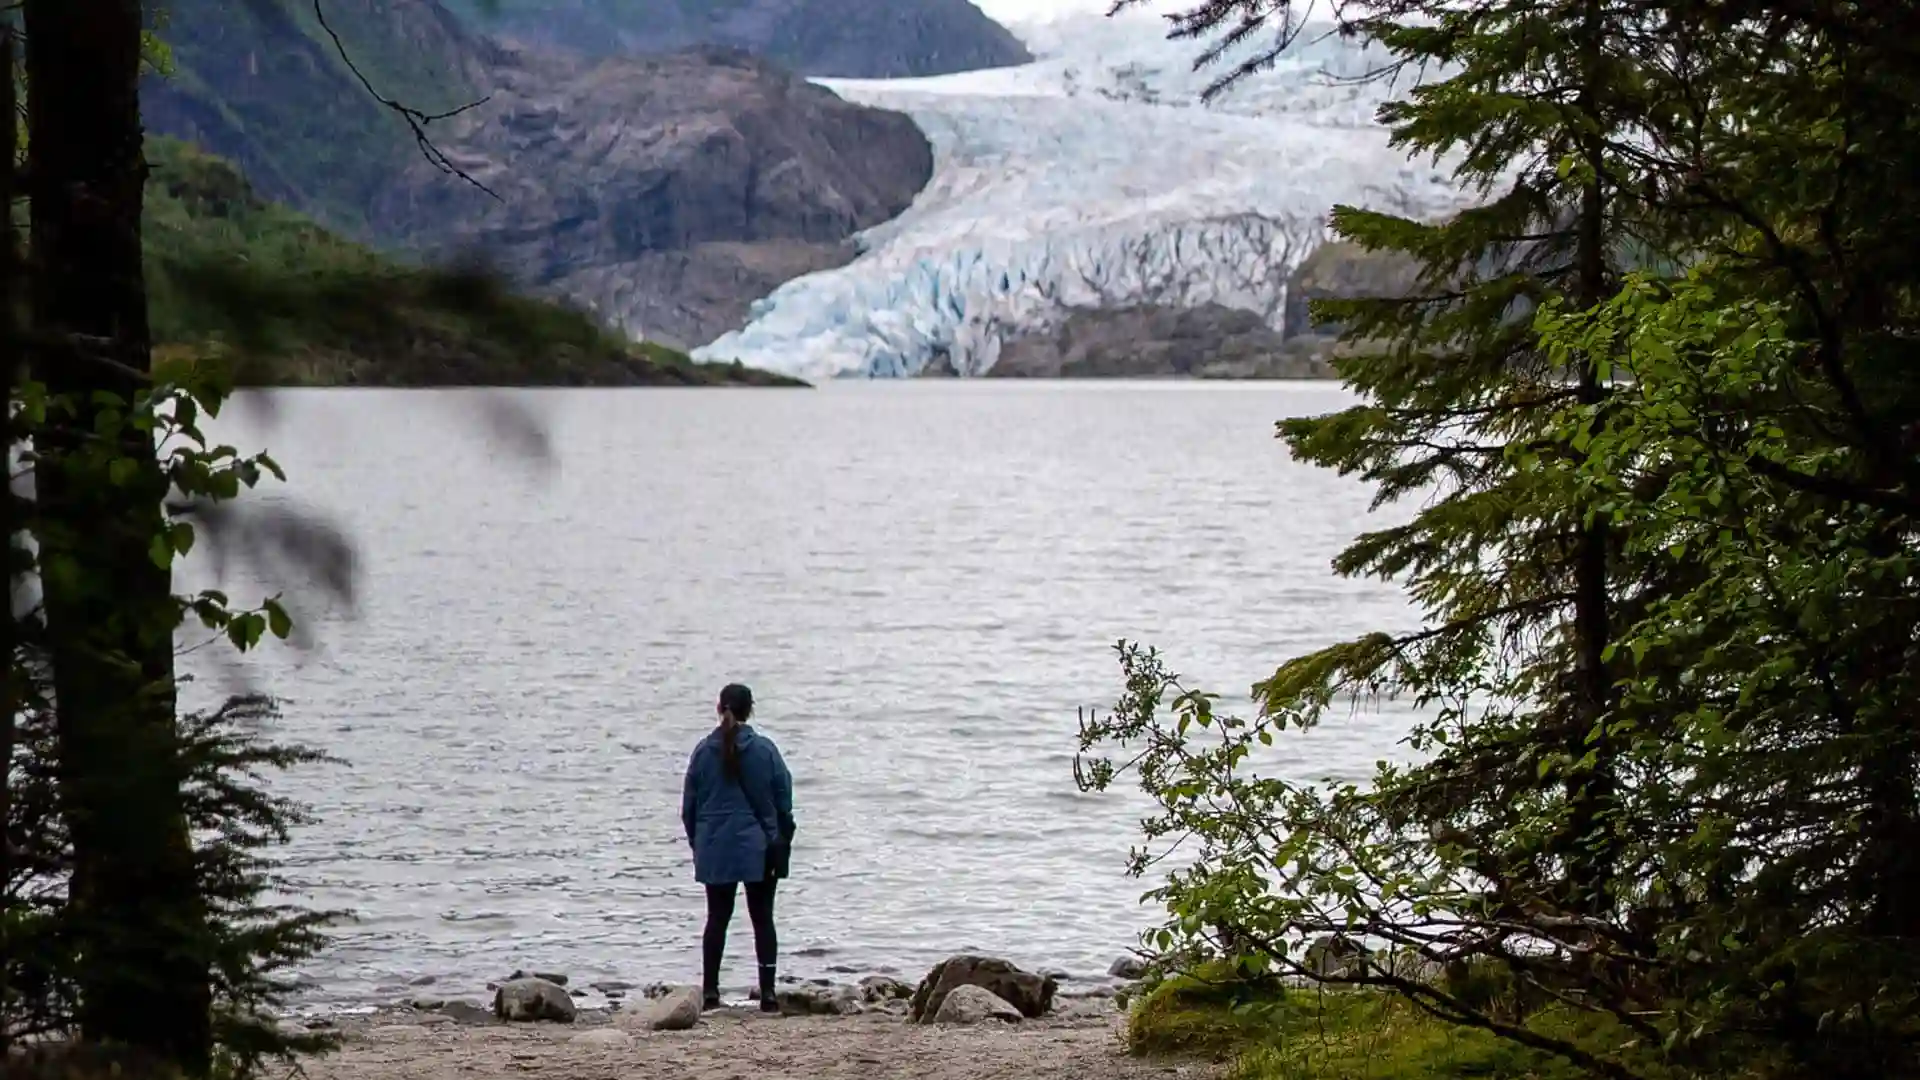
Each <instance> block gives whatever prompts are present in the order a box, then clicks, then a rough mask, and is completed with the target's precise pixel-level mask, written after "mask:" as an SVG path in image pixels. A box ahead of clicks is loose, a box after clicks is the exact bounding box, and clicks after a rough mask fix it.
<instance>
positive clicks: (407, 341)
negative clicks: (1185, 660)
mask: <svg viewBox="0 0 1920 1080" xmlns="http://www.w3.org/2000/svg"><path fill="white" fill-rule="evenodd" d="M147 156H148V159H149V161H150V162H151V163H152V175H151V177H150V179H149V180H148V191H147V219H146V231H145V244H146V258H147V275H148V288H149V291H150V295H151V317H152V320H153V335H154V341H155V343H156V348H158V349H160V350H162V351H165V352H167V353H170V354H171V353H181V352H184V351H212V352H217V353H220V354H222V355H225V356H226V357H228V358H229V359H230V362H231V363H232V364H233V365H234V367H233V373H234V377H235V379H236V380H237V381H239V382H240V383H242V384H247V385H292V386H477V385H485V386H535V385H546V386H584V385H598V386H648V385H719V384H740V385H763V386H777V385H778V386H792V385H802V384H800V383H798V381H797V380H792V379H788V378H786V377H784V376H779V375H774V374H771V373H768V372H763V371H758V370H755V369H751V368H746V367H742V366H739V365H722V364H698V363H695V362H693V361H692V360H690V359H689V358H688V357H687V356H686V355H685V354H684V353H680V352H676V351H674V350H672V349H668V348H665V347H662V346H659V345H654V344H650V343H640V344H634V343H631V342H629V341H627V340H626V339H624V338H623V337H621V336H619V335H617V334H613V333H611V332H609V331H607V330H605V329H604V328H602V327H601V326H600V324H599V323H597V322H596V321H595V320H594V319H593V318H592V317H590V316H589V315H587V314H586V313H583V312H580V311H577V310H574V309H571V308H568V307H566V306H563V305H560V304H556V303H551V302H547V301H543V300H536V299H532V298H528V297H524V296H519V295H515V294H514V293H513V292H511V291H510V290H509V289H507V288H506V287H505V286H504V285H502V284H501V283H500V282H499V281H498V280H497V279H495V278H494V277H493V276H492V275H490V274H487V273H486V272H484V271H483V270H478V269H471V270H470V269H424V268H419V267H414V266H409V265H406V264H403V263H400V262H397V261H395V260H393V259H390V258H388V257H386V256H383V255H380V254H378V253H375V252H373V251H371V250H369V249H368V248H366V247H363V246H361V245H360V244H357V243H354V242H352V241H350V240H346V239H344V238H342V237H340V236H338V235H336V234H334V233H332V232H329V231H328V230H326V229H324V228H322V227H320V226H319V225H317V224H315V223H314V222H313V221H311V220H310V219H308V218H307V217H305V216H303V215H301V214H299V213H296V212H295V211H293V210H289V209H287V208H286V207H283V206H278V205H275V204H274V203H271V202H269V201H267V200H265V199H262V198H261V197H260V196H259V195H258V194H257V193H255V191H254V190H253V188H252V186H251V185H250V184H249V183H248V182H247V179H246V177H244V176H242V175H241V174H240V172H239V171H238V170H237V169H235V168H234V167H233V166H232V165H231V164H229V163H228V162H226V161H224V160H222V159H220V158H216V157H213V156H211V155H208V154H204V153H202V152H200V151H198V150H196V149H194V148H192V147H190V146H187V145H186V144H183V143H180V142H176V141H174V140H170V139H154V140H151V141H150V143H149V147H148V151H147Z"/></svg>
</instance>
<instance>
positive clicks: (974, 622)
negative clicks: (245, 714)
mask: <svg viewBox="0 0 1920 1080" xmlns="http://www.w3.org/2000/svg"><path fill="white" fill-rule="evenodd" d="M526 400H527V401H528V403H529V407H530V408H532V409H534V410H536V411H537V412H540V413H542V414H543V415H544V416H545V417H546V419H547V421H548V423H549V424H550V425H551V428H552V431H553V435H554V446H555V451H556V453H557V460H558V463H559V464H558V466H557V468H556V470H555V471H554V472H553V473H552V474H551V475H550V476H548V477H547V478H546V479H545V480H544V481H543V482H537V483H535V482H529V481H528V479H527V478H526V474H525V473H524V472H523V471H518V470H506V469H502V468H501V467H500V466H499V464H498V462H499V461H500V460H504V459H503V458H501V457H500V455H501V454H504V453H505V448H504V447H494V446H489V445H487V444H486V441H485V439H484V438H480V437H477V436H476V434H475V433H476V431H478V430H479V428H478V425H477V423H473V424H463V423H461V422H460V421H459V416H460V414H461V413H462V411H466V412H468V413H470V414H472V415H474V416H476V417H477V416H478V415H479V412H480V410H481V409H482V405H481V403H480V399H479V398H478V397H477V396H476V395H473V394H467V393H464V392H432V393H418V392H416V393H398V392H385V391H339V392H331V391H329V392H294V393H285V394H281V395H279V406H280V409H279V420H280V426H278V427H276V428H273V429H271V430H263V429H261V428H259V427H258V426H256V425H254V423H253V422H252V421H251V420H249V418H248V415H247V413H246V412H245V411H244V410H237V411H230V412H228V413H227V414H225V415H224V416H223V418H222V421H221V423H220V425H219V430H218V432H217V434H218V435H219V436H220V437H221V438H223V439H225V440H229V441H232V442H234V443H235V444H236V445H239V446H243V447H251V446H263V445H264V446H268V447H270V448H271V449H272V451H273V452H274V454H275V456H276V458H278V459H279V460H280V461H281V462H282V463H283V464H284V465H285V466H286V467H287V469H288V472H289V474H290V475H291V478H292V486H291V488H290V489H289V494H291V495H294V496H297V497H298V499H299V500H300V501H302V502H304V503H306V504H308V505H310V506H316V507H318V508H322V509H324V510H326V511H329V512H331V513H334V514H336V515H337V516H338V517H339V518H340V519H341V520H342V522H343V524H344V525H345V526H346V527H347V528H348V529H349V530H350V531H351V535H353V536H354V538H355V539H356V540H357V542H358V543H359V544H360V545H361V551H362V555H363V567H364V574H365V581H364V595H365V600H364V605H363V610H362V612H361V613H360V617H359V618H358V619H357V620H356V621H352V622H329V623H323V624H322V625H320V626H319V627H317V629H318V631H319V636H320V639H321V642H322V645H323V649H322V651H321V652H320V653H318V654H315V655H310V656H307V657H299V656H295V655H293V654H292V653H291V652H289V651H284V650H283V651H280V652H277V653H276V652H273V651H269V652H268V653H267V654H265V655H263V656H261V657H259V658H256V659H252V660H249V661H247V662H246V664H245V665H243V670H245V671H246V672H247V673H248V674H249V676H250V677H251V678H253V679H255V680H256V681H257V682H258V684H260V685H262V686H265V687H267V688H270V689H271V690H273V691H274V692H276V693H278V694H281V695H282V696H284V697H285V698H286V699H287V700H288V702H289V704H288V705H287V713H286V717H285V719H284V720H283V721H282V722H280V724H279V725H278V726H277V727H276V729H275V730H274V732H273V734H275V735H276V736H279V737H288V738H294V739H299V740H304V741H308V742H311V743H315V744H318V745H320V746H322V747H324V748H325V749H327V750H329V751H332V752H334V753H336V754H338V755H340V756H342V757H344V758H346V759H348V760H349V761H350V762H351V763H352V764H351V767H350V768H334V767H322V768H312V769H307V770H303V771H301V772H299V773H297V774H295V775H294V776H293V777H291V778H290V779H289V780H288V781H287V783H286V792H287V793H288V794H290V795H292V796H294V797H296V798H299V799H302V800H304V801H306V802H308V803H310V804H312V806H313V807H314V809H315V810H316V811H317V813H318V814H319V816H320V822H319V824H317V825H315V826H312V827H309V828H306V829H303V830H301V831H300V832H299V834H298V836H297V839H296V842H295V844H294V845H293V847H292V849H291V850H290V851H289V852H288V858H287V868H288V870H289V872H290V875H291V885H292V887H294V888H296V889H298V890H299V891H300V892H301V893H302V894H303V895H304V898H305V899H307V900H308V901H309V902H312V903H316V904H320V905H323V906H328V907H336V906H345V907H350V908H353V909H355V910H356V911H358V912H359V914H360V916H361V919H360V921H358V922H356V923H354V924H352V925H350V926H347V927H345V928H344V930H343V934H342V938H341V941H340V943H339V945H338V946H337V947H336V948H335V949H333V950H332V951H330V952H329V953H328V954H326V955H325V956H324V957H322V958H321V959H320V960H319V961H317V962H316V963H315V964H313V965H312V966H311V969H310V971H309V972H307V974H309V975H311V976H313V977H314V978H316V979H317V980H318V981H319V982H320V983H321V985H322V986H323V987H324V989H325V991H326V992H327V993H329V994H331V995H335V996H346V997H352V996H356V995H367V994H372V993H375V992H376V988H378V987H383V986H390V985H393V984H395V982H396V980H398V981H402V982H403V981H404V980H405V979H406V978H409V977H411V976H412V975H415V974H421V973H430V974H435V975H439V976H441V983H440V984H439V985H441V986H443V987H449V988H452V987H457V986H467V987H477V985H478V984H479V983H480V982H482V981H484V980H485V979H487V978H489V977H497V976H499V975H501V974H503V973H505V972H506V971H508V970H511V969H512V968H513V967H515V966H525V965H529V964H536V963H537V964H539V965H541V966H543V967H545V966H550V967H556V968H561V969H564V970H567V971H569V972H571V973H572V974H573V975H574V976H575V978H576V979H578V980H582V981H585V980H590V979H593V978H626V979H630V980H641V979H649V978H686V977H688V976H689V975H690V974H692V972H693V971H694V970H695V969H696V967H697V964H698V960H697V955H698V953H697V936H698V932H699V923H700V918H701V912H702V900H701V897H700V893H699V890H698V888H697V887H696V886H695V885H694V884H693V882H692V879H691V872H690V867H689V865H688V860H687V856H686V851H685V844H684V841H683V840H682V838H681V836H680V823H679V819H678V806H679V785H680V779H681V775H682V772H683V770H684V769H685V765H686V755H687V753H688V751H689V750H690V749H691V747H692V745H693V743H694V742H695V741H696V740H697V739H699V738H700V736H701V735H702V734H703V733H704V731H705V729H706V727H707V725H708V724H709V723H710V722H711V719H712V708H711V702H712V700H713V694H714V692H715V690H716V689H717V688H718V687H719V686H720V685H721V684H722V683H725V682H727V681H730V680H734V679H739V680H741V681H744V682H747V683H749V684H751V685H752V686H753V687H754V689H755V691H756V693H757V694H758V695H759V697H760V701H761V711H762V726H763V728H764V730H765V731H766V732H767V733H768V734H769V735H771V736H773V737H774V738H775V739H776V740H778V742H779V743H780V745H781V747H782V749H783V750H784V751H785V753H786V755H787V757H788V759H789V761H790V762H791V764H792V766H793V769H794V772H795V777H796V783H795V787H796V792H797V795H796V798H797V802H798V814H799V819H800V828H801V833H800V841H799V849H798V851H797V852H796V854H795V868H794V869H795V876H794V878H793V879H792V880H791V881H789V882H786V883H783V886H782V889H783V891H782V894H781V901H780V903H781V910H782V914H781V919H782V932H783V937H784V938H785V940H786V941H787V942H788V947H789V950H788V951H789V956H790V957H791V958H792V960H793V966H794V967H795V968H796V973H797V974H801V975H816V974H820V973H822V972H823V971H824V970H825V967H826V966H827V965H826V963H825V958H826V957H829V956H831V957H833V960H834V965H835V966H838V967H848V966H852V967H855V968H860V969H865V968H878V967H892V968H898V969H900V970H903V971H907V972H909V973H911V972H913V971H915V970H916V969H919V968H923V967H924V966H925V965H927V964H929V963H931V962H932V961H934V960H936V959H938V958H939V957H940V956H942V955H944V954H946V953H948V952H951V951H954V950H956V949H960V948H967V947H974V948H981V949H986V950H989V951H992V952H997V953H1002V954H1006V955H1009V956H1011V957H1012V958H1015V959H1017V960H1020V961H1023V962H1026V963H1029V964H1033V965H1050V966H1060V967H1064V968H1066V969H1068V970H1071V971H1078V972H1082V973H1090V972H1098V971H1103V970H1104V969H1105V967H1106V965H1107V963H1108V961H1109V960H1111V958H1112V956H1113V955H1114V954H1115V953H1117V952H1119V951H1121V950H1122V949H1124V948H1126V947H1127V946H1128V945H1129V944H1130V943H1131V941H1132V939H1133V935H1134V934H1135V933H1136V931H1137V930H1138V929H1139V928H1141V927H1142V926H1143V925H1145V924H1146V923H1147V922H1148V921H1149V919H1150V918H1151V913H1150V912H1147V911H1143V910H1142V909H1141V908H1140V907H1139V904H1138V897H1139V895H1140V894H1141V892H1143V891H1144V890H1145V888H1146V887H1147V885H1146V883H1142V882H1136V881H1129V880H1127V879H1126V878H1125V877H1124V874H1123V870H1124V866H1125V860H1126V856H1127V851H1128V848H1129V846H1130V845H1131V844H1132V843H1133V842H1134V841H1135V840H1136V839H1137V835H1136V830H1137V822H1138V820H1139V817H1140V815H1141V813H1142V812H1143V810H1144V809H1145V807H1144V806H1143V805H1142V803H1141V802H1140V800H1139V799H1138V798H1137V797H1133V796H1130V795H1113V796H1104V797H1091V796H1084V795H1081V794H1079V793H1078V792H1076V791H1075V789H1074V787H1073V779H1072V752H1073V748H1074V734H1075V719H1074V716H1075V710H1076V708H1078V707H1080V706H1085V705H1104V704H1106V703H1107V702H1110V701H1112V699H1113V698H1114V696H1115V693H1116V691H1117V690H1118V683H1117V678H1116V676H1117V668H1116V666H1115V664H1114V661H1113V656H1112V653H1111V651H1110V647H1111V643H1112V642H1113V641H1115V640H1116V639H1119V638H1122V637H1131V638H1143V639H1146V640H1149V641H1152V642H1154V643H1155V644H1158V645H1159V646H1161V647H1162V648H1163V649H1164V650H1166V651H1167V652H1168V654H1169V655H1170V656H1171V657H1172V658H1173V660H1174V662H1175V664H1176V666H1177V667H1178V668H1179V669H1180V670H1181V671H1182V672H1183V673H1185V674H1186V675H1187V676H1189V677H1190V678H1191V679H1192V680H1193V681H1194V682H1197V683H1199V684H1202V685H1205V686H1208V687H1210V688H1213V689H1216V690H1219V691H1221V692H1222V693H1224V694H1226V695H1227V697H1226V701H1227V703H1228V704H1231V705H1235V706H1238V707H1244V705H1245V698H1246V691H1247V688H1248V687H1249V686H1251V685H1252V684H1253V683H1254V682H1255V681H1256V680H1258V679H1260V678H1261V677H1263V676H1264V675H1266V674H1268V673H1270V672H1271V671H1272V670H1273V668H1274V666H1275V665H1276V664H1277V663H1278V662H1279V661H1281V660H1282V659H1284V658H1285V657H1286V656H1287V655H1289V654H1291V653H1294V652H1297V651H1299V650H1302V649H1307V648H1311V647H1314V646H1317V645H1320V644H1324V643H1327V642H1331V641H1334V640H1337V639H1339V638H1342V637H1345V636H1348V635H1351V634H1354V633H1356V632H1359V631H1363V630H1368V629H1373V628H1376V627H1380V626H1383V625H1387V626H1399V625H1404V624H1405V623H1406V621H1407V612H1406V607H1405V604H1404V602H1403V601H1402V600H1401V599H1400V598H1399V597H1398V596H1397V595H1396V594H1394V593H1392V592H1390V591H1388V590H1386V589H1384V588H1382V587H1380V586H1378V585H1377V584H1374V583H1368V582H1343V581H1336V580H1334V579H1333V578H1331V576H1330V575H1329V572H1328V563H1329V560H1330V559H1331V558H1332V556H1333V554H1334V553H1335V551H1337V550H1338V548H1339V546H1340V545H1341V543H1343V542H1344V540H1345V539H1346V538H1348V537H1349V536H1351V535H1352V534H1353V533H1354V532H1356V531H1358V530H1359V529H1361V528H1362V527H1363V525H1364V524H1374V523H1367V522H1365V521H1364V518H1365V506H1366V496H1365V493H1364V492H1363V491H1362V490H1360V489H1359V488H1357V487H1356V486H1354V485H1352V484H1350V483H1348V482H1346V481H1343V480H1341V479H1339V478H1338V477H1335V476H1332V475H1330V474H1328V473H1325V472H1322V471H1319V470H1316V469H1311V468H1307V467H1305V466H1302V465H1299V464H1297V463H1295V462H1293V461H1292V460H1290V458H1289V457H1288V455H1287V453H1286V452H1285V450H1284V448H1283V447H1281V446H1279V445H1278V444H1276V443H1275V442H1274V440H1273V438H1272V431H1273V428H1272V424H1273V421H1274V420H1276V419H1279V418H1281V417H1284V416H1290V415H1301V414H1306V413H1317V412H1324V411H1327V410H1329V409H1332V408H1336V407H1339V406H1340V405H1342V404H1344V403H1345V401H1346V399H1345V397H1344V395H1343V394H1342V392H1341V391H1339V390H1338V389H1337V388H1332V387H1326V386H1318V385H1269V386H1253V387H1248V386H1212V385H1208V386H1195V385H1180V386H1168V385H1129V386H1114V385H1086V384H1083V385H1078V386H1067V385H1048V384H1010V383H1002V384H972V383H940V384H917V385H901V384H890V385H879V386H871V385H858V386H838V385H836V386H832V387H829V388H824V389H821V390H819V391H815V392H810V393H794V394H787V393H736V392H707V391H631V392H613V391H579V392H573V391H568V392H543V393H534V394H528V395H526ZM189 571H190V572H195V571H196V568H195V567H194V566H192V564H191V563H190V565H189ZM199 572H204V571H203V570H200V571H199ZM188 584H189V585H191V586H192V587H199V585H200V584H201V583H200V582H198V581H195V582H189V583H188ZM226 584H227V585H228V586H229V587H230V588H232V589H233V590H234V591H235V592H236V594H237V595H238V596H242V597H244V596H246V595H248V594H250V593H255V592H260V591H266V592H272V591H278V590H279V589H280V588H282V587H285V588H287V589H288V591H289V594H290V595H291V596H293V597H294V598H296V599H297V598H298V597H299V596H300V595H302V588H301V584H300V583H298V582H279V581H275V582H261V581H252V580H249V579H245V578H238V579H233V580H229V581H228V582H226ZM200 674H201V676H202V677H201V681H199V682H198V683H195V684H194V685H193V688H194V689H195V691H196V692H197V693H199V694H201V695H203V696H205V695H209V694H212V693H216V692H224V690H225V689H227V686H226V684H225V683H223V682H222V676H220V675H219V674H218V673H217V672H215V671H213V670H209V671H206V672H202V673H200ZM1404 726H1405V716H1404V714H1403V713H1400V712H1395V711H1386V712H1380V713H1363V714H1360V715H1357V716H1354V717H1351V718H1349V717H1345V716H1342V717H1341V718H1340V719H1339V721H1338V722H1337V723H1333V724H1329V725H1328V726H1327V727H1326V728H1324V729H1322V730H1320V731H1317V732H1314V733H1312V734H1310V735H1308V736H1306V737H1303V738H1298V739H1290V740H1287V741H1285V742H1283V744H1282V745H1281V746H1280V747H1276V748H1275V750H1274V752H1273V753H1272V754H1270V755H1268V756H1267V757H1266V758H1264V759H1263V767H1264V768H1270V769H1274V770H1278V771H1281V772H1283V773H1285V774H1287V775H1293V776H1297V777H1301V778H1313V777H1321V776H1327V777H1339V778H1349V779H1351V778H1359V777H1362V776H1364V775H1365V774H1366V772H1367V770H1368V769H1369V768H1370V767H1371V764H1372V762H1373V761H1374V760H1375V759H1377V758H1380V757H1383V756H1394V755H1395V754H1396V753H1397V752H1398V750H1397V747H1396V743H1397V740H1398V739H1399V738H1400V735H1401V733H1402V731H1403V730H1404ZM736 951H738V950H736ZM748 960H750V958H744V959H743V958H741V957H735V958H734V959H733V961H732V962H733V964H734V968H735V977H736V978H739V977H742V976H743V975H744V973H745V971H746V969H747V961H748Z"/></svg>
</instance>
